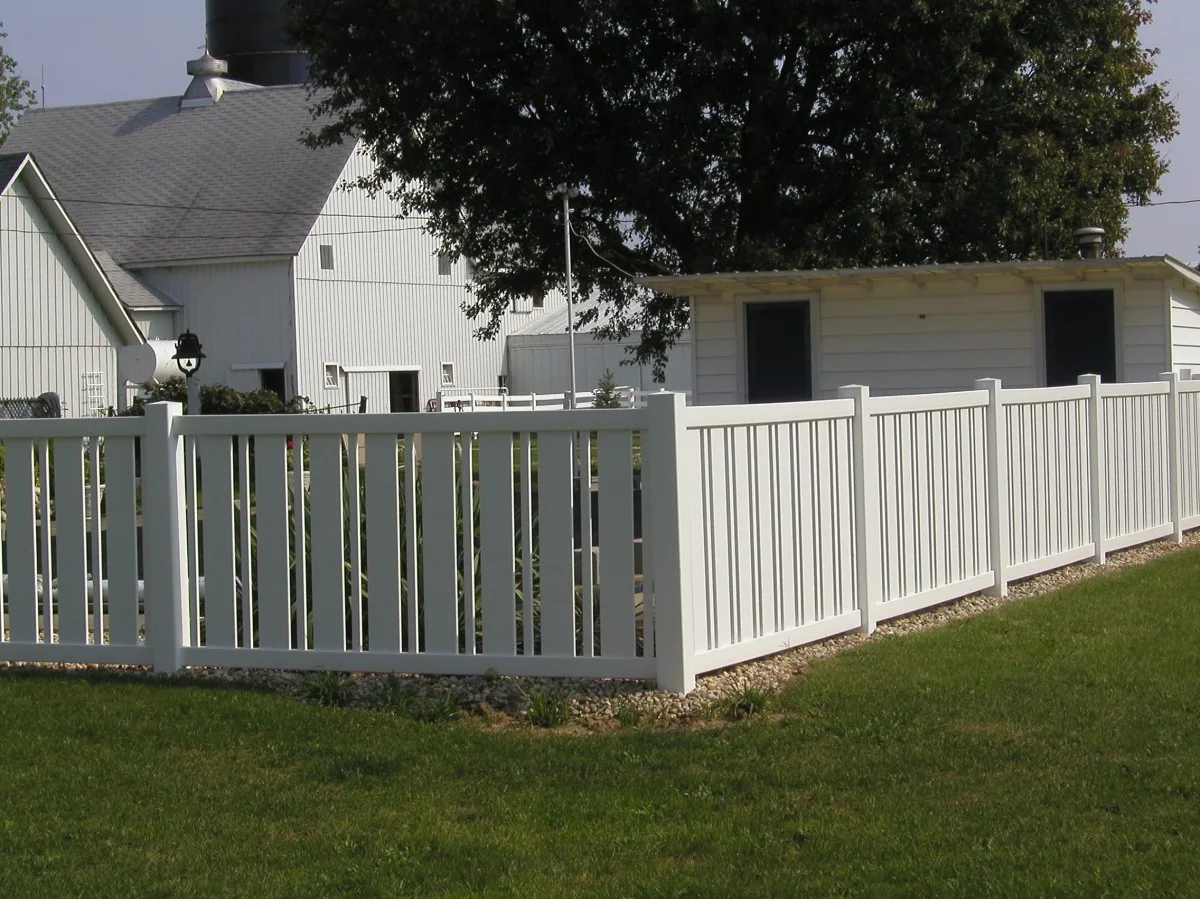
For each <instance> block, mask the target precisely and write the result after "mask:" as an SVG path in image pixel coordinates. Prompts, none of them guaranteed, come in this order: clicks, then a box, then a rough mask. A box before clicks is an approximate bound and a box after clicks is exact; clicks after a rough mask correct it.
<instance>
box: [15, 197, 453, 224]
mask: <svg viewBox="0 0 1200 899" xmlns="http://www.w3.org/2000/svg"><path fill="white" fill-rule="evenodd" d="M3 199H5V200H20V199H23V198H22V197H19V196H16V195H15V194H4V195H3ZM54 199H56V200H58V201H59V202H60V203H75V204H79V205H88V206H127V207H129V208H131V209H171V210H177V211H183V212H229V213H233V214H235V215H299V216H304V217H306V218H316V217H320V218H352V219H391V220H395V219H398V218H406V219H418V220H420V221H428V220H429V219H430V216H427V215H407V216H401V215H377V214H374V213H358V212H320V211H318V212H312V211H308V212H304V211H302V210H282V209H244V208H239V207H237V206H190V205H186V204H183V203H135V202H133V201H131V200H90V199H83V198H82V197H63V196H59V195H58V194H55V195H54Z"/></svg>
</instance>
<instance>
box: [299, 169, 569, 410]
mask: <svg viewBox="0 0 1200 899" xmlns="http://www.w3.org/2000/svg"><path fill="white" fill-rule="evenodd" d="M370 170H371V165H370V159H369V157H368V156H367V155H366V154H365V153H364V152H362V151H356V152H355V154H354V155H353V156H352V157H351V159H350V161H349V162H348V163H347V165H346V169H345V171H344V172H343V173H342V178H341V180H342V182H343V183H345V182H347V181H351V180H353V179H354V178H356V177H357V176H359V175H363V174H367V173H368V172H369V171H370ZM399 212H400V209H399V205H398V204H397V203H395V202H394V201H392V200H390V199H388V198H387V197H385V196H382V195H380V196H377V197H375V198H371V197H370V196H369V195H368V194H367V193H366V192H365V191H362V190H358V189H340V188H339V189H337V190H335V191H334V192H333V193H332V194H331V195H330V197H329V200H328V201H327V203H326V205H325V208H324V210H323V211H322V214H321V216H320V217H319V218H318V219H317V222H316V224H315V225H314V226H313V231H312V233H311V235H310V236H309V239H308V240H307V241H306V242H305V244H304V247H303V248H302V249H301V251H300V255H299V256H298V258H297V260H296V303H297V319H298V321H297V328H298V332H299V340H298V343H299V346H300V360H299V361H300V392H301V393H304V394H306V395H308V396H310V397H311V398H312V399H313V400H314V402H317V403H318V404H321V405H324V403H325V402H326V401H327V400H326V396H327V394H329V395H332V394H334V393H335V392H334V391H333V390H328V391H327V390H326V388H325V387H324V367H325V366H326V365H328V364H337V365H340V366H343V367H351V368H353V367H372V366H380V367H400V366H418V367H419V368H420V394H421V399H422V401H424V400H427V399H429V398H430V397H432V396H434V394H435V393H436V392H437V389H438V387H439V385H440V383H441V369H442V364H443V363H445V362H451V363H453V364H454V383H455V386H458V387H488V388H495V387H496V386H497V383H498V381H497V379H498V377H499V375H500V373H501V372H502V370H503V364H504V341H505V338H506V337H507V336H508V334H509V333H511V332H512V331H515V330H517V329H518V328H521V327H524V326H526V325H527V324H529V322H530V320H531V316H536V315H539V314H542V313H543V312H544V311H547V310H549V309H551V308H553V305H554V303H553V298H552V297H548V298H547V302H546V308H545V310H536V311H528V312H518V313H509V314H508V315H506V316H505V321H504V323H503V326H502V329H501V332H500V334H499V335H498V337H497V338H496V339H495V340H489V341H480V340H477V339H476V338H475V336H474V330H475V327H476V325H475V323H474V322H472V321H471V320H470V319H468V318H467V316H466V315H465V313H464V312H463V311H462V305H463V303H464V302H466V301H467V300H468V299H469V293H468V292H467V287H466V284H467V278H468V271H467V266H466V263H465V261H464V260H461V259H460V260H457V261H455V262H454V264H453V265H452V266H451V270H450V274H449V275H442V274H440V273H439V267H438V256H437V245H436V243H435V241H434V240H433V238H432V237H430V236H429V235H428V234H426V233H425V231H424V230H423V229H424V220H423V219H421V218H415V217H409V218H394V217H393V216H397V215H398V214H399ZM322 245H326V246H331V247H332V248H333V250H332V255H333V269H332V270H328V269H322V268H321V246H322ZM342 389H343V390H344V389H345V388H342ZM375 389H378V386H377V387H376V388H375ZM354 399H355V400H356V399H357V397H354ZM370 400H373V397H372V398H369V401H370ZM372 407H373V408H374V407H375V406H374V402H372Z"/></svg>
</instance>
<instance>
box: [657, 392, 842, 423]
mask: <svg viewBox="0 0 1200 899" xmlns="http://www.w3.org/2000/svg"><path fill="white" fill-rule="evenodd" d="M853 417H854V400H850V399H838V400H810V401H808V402H801V403H762V404H759V405H743V406H686V407H684V409H683V410H682V412H681V415H680V418H681V421H682V422H683V425H684V426H685V427H686V428H688V429H689V430H703V429H705V428H733V427H746V426H755V425H786V424H798V423H800V422H808V421H830V420H838V419H844V418H853Z"/></svg>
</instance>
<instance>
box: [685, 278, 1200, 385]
mask: <svg viewBox="0 0 1200 899" xmlns="http://www.w3.org/2000/svg"><path fill="white" fill-rule="evenodd" d="M1108 288H1111V289H1113V291H1114V299H1115V303H1116V316H1117V322H1116V324H1117V330H1118V334H1119V336H1118V339H1117V344H1118V345H1117V354H1118V371H1119V372H1120V374H1121V378H1122V380H1124V381H1144V380H1153V379H1155V378H1157V377H1158V375H1159V373H1160V372H1162V371H1165V370H1166V368H1167V366H1168V365H1169V364H1170V354H1169V352H1168V327H1167V326H1168V322H1167V319H1166V308H1167V304H1166V290H1167V287H1166V284H1165V282H1164V280H1163V279H1162V278H1145V277H1140V278H1135V277H1133V276H1125V277H1124V278H1118V279H1117V280H1115V281H1104V282H1102V281H1092V280H1054V281H1050V282H1045V283H1030V282H1029V281H1026V280H1025V279H1024V278H1021V277H1017V276H1015V275H988V276H983V277H978V278H975V279H974V283H969V281H968V280H965V279H962V278H955V279H949V278H947V279H945V280H941V279H938V278H934V279H933V280H931V281H929V282H927V283H925V284H919V283H913V282H912V281H907V280H901V279H898V278H889V279H887V280H871V279H869V278H866V277H862V278H857V279H855V280H853V281H850V280H847V281H845V282H839V283H834V284H831V285H830V286H827V287H824V288H823V289H822V290H821V291H820V293H819V294H817V293H809V294H790V295H782V294H780V295H770V294H738V295H736V296H732V295H723V296H718V295H715V294H709V295H701V296H697V297H695V301H694V309H695V320H694V328H693V331H694V333H693V341H694V348H695V349H694V352H695V367H696V389H697V401H698V402H699V403H702V404H717V403H737V402H744V401H745V377H744V375H745V370H746V360H745V358H744V353H745V348H744V343H743V341H744V339H745V338H744V333H743V328H742V320H743V317H744V315H745V304H746V303H750V302H770V301H772V300H777V299H778V300H808V301H809V302H811V303H812V326H813V331H814V334H815V335H816V336H815V341H814V342H815V348H814V350H813V352H814V353H815V355H816V363H815V365H814V375H815V381H814V385H813V387H814V395H815V397H817V398H825V397H831V396H836V394H837V389H838V388H839V387H841V386H843V385H846V384H866V385H868V386H870V387H871V390H872V392H873V393H877V394H905V393H926V392H930V391H939V390H953V389H958V388H965V387H969V386H970V385H971V384H972V383H973V382H974V381H975V380H976V379H977V378H1000V379H1001V380H1002V381H1003V382H1004V383H1005V385H1007V386H1010V387H1035V386H1039V385H1041V384H1043V383H1044V382H1045V361H1044V357H1045V352H1044V347H1043V345H1042V341H1043V339H1044V337H1043V327H1042V322H1041V309H1042V305H1041V295H1042V293H1043V292H1049V291H1054V290H1079V289H1100V290H1103V289H1108ZM1171 324H1172V326H1173V327H1175V328H1176V329H1177V330H1179V329H1180V327H1181V326H1183V327H1184V328H1187V329H1190V331H1189V332H1187V334H1186V336H1185V337H1182V338H1181V337H1179V336H1176V338H1175V347H1176V350H1175V356H1176V358H1175V364H1176V365H1177V366H1182V365H1186V364H1188V363H1187V362H1184V361H1181V360H1188V361H1189V362H1190V364H1191V365H1193V366H1196V367H1200V299H1197V298H1196V296H1195V294H1193V293H1191V292H1187V293H1183V292H1182V291H1181V290H1179V291H1176V293H1175V294H1173V302H1172V321H1171ZM1185 344H1186V346H1185Z"/></svg>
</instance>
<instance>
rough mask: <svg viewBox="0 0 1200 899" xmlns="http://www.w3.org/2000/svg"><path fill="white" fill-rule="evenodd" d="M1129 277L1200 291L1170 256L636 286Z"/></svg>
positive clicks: (739, 288) (656, 281) (806, 286)
mask: <svg viewBox="0 0 1200 899" xmlns="http://www.w3.org/2000/svg"><path fill="white" fill-rule="evenodd" d="M1118 273H1119V274H1125V273H1130V274H1134V275H1141V276H1144V277H1181V278H1182V279H1183V280H1184V282H1185V283H1186V284H1188V285H1189V286H1190V287H1192V288H1193V289H1194V290H1197V291H1200V271H1197V270H1196V269H1194V268H1192V267H1190V266H1188V265H1185V264H1184V263H1182V262H1180V261H1179V260H1178V259H1175V258H1173V257H1171V256H1130V257H1118V258H1114V259H1062V260H1038V261H1030V262H1020V261H1018V262H963V263H954V264H950V265H904V266H891V267H885V268H846V269H818V270H811V271H768V272H713V273H711V274H693V275H662V276H655V277H648V278H639V279H638V283H640V284H642V285H643V286H645V287H649V288H652V289H654V290H657V291H660V292H662V293H667V294H672V295H674V296H685V297H686V296H697V295H700V294H719V293H726V292H735V293H738V292H741V293H750V292H757V293H782V292H786V291H816V290H820V289H821V288H822V287H829V286H831V285H833V284H836V283H839V282H841V283H864V282H871V283H874V282H883V281H910V282H913V281H916V282H922V283H928V282H931V281H934V280H937V279H945V280H965V281H972V280H973V279H978V278H982V277H993V276H1004V275H1007V276H1014V277H1018V278H1022V279H1024V280H1026V281H1031V282H1039V283H1045V282H1072V281H1086V280H1088V279H1095V278H1097V277H1102V276H1104V275H1112V274H1118Z"/></svg>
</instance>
